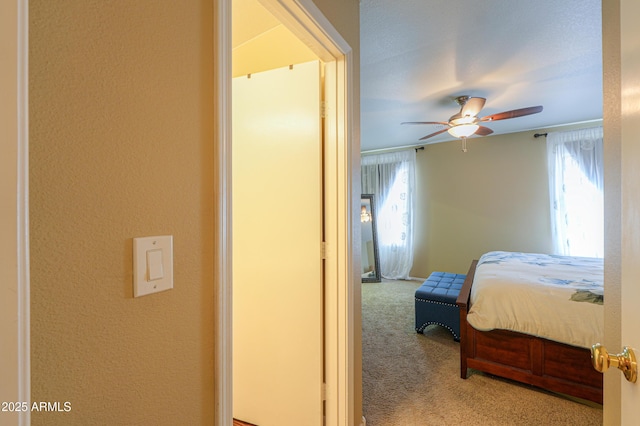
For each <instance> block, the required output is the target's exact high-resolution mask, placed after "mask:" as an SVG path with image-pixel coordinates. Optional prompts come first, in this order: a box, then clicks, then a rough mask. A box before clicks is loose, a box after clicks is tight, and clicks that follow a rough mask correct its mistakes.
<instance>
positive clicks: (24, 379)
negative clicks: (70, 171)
mask: <svg viewBox="0 0 640 426" xmlns="http://www.w3.org/2000/svg"><path fill="white" fill-rule="evenodd" d="M0 10H2V12H3V13H0V21H1V22H2V24H3V25H0V28H2V37H3V38H5V37H6V39H7V40H8V42H7V43H5V44H4V45H3V49H4V48H5V47H6V49H7V51H6V52H3V53H5V54H4V55H2V56H3V57H5V58H7V60H6V61H4V62H3V64H2V66H1V67H0V68H1V69H0V89H1V90H0V92H2V93H5V94H7V96H3V97H2V99H1V100H0V102H1V103H2V104H1V105H0V114H2V117H0V122H1V123H3V124H4V125H3V126H0V132H2V138H1V139H2V140H4V141H7V142H6V144H4V143H3V146H2V155H0V169H1V170H2V171H3V173H2V180H3V181H4V182H5V183H4V184H3V185H0V198H1V199H2V200H3V203H5V202H6V207H7V208H6V210H4V209H3V211H2V212H1V215H0V216H1V217H0V220H1V222H0V234H2V235H3V238H2V241H0V252H2V253H3V254H2V256H1V259H0V264H1V265H2V267H1V268H0V294H1V295H2V296H3V300H4V303H3V304H2V308H3V309H2V311H3V312H2V317H1V319H0V321H1V323H0V346H1V347H2V348H3V351H2V354H1V355H2V356H1V357H0V373H1V374H0V376H2V377H5V378H9V380H6V381H3V383H2V384H0V396H2V398H0V399H2V400H3V401H11V400H13V401H25V402H29V401H30V400H31V397H30V396H31V375H30V371H31V367H30V366H31V364H30V363H31V354H30V312H29V309H30V308H29V305H30V302H29V291H30V284H29V186H28V184H29V136H28V135H29V105H28V100H29V95H28V84H29V67H28V65H29V64H28V58H29V43H28V40H29V2H28V0H17V1H14V2H4V3H3V4H2V6H1V7H0ZM5 179H6V180H5ZM7 295H9V296H7ZM3 414H4V415H7V416H11V414H8V413H3ZM8 418H10V419H12V420H13V419H16V420H17V424H19V425H28V424H30V422H31V415H30V412H29V411H28V410H27V411H22V412H19V413H14V417H8Z"/></svg>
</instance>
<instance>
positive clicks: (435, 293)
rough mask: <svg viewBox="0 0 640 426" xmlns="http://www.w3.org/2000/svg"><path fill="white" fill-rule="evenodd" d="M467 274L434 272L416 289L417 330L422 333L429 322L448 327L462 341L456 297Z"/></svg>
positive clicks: (455, 338)
mask: <svg viewBox="0 0 640 426" xmlns="http://www.w3.org/2000/svg"><path fill="white" fill-rule="evenodd" d="M466 277H467V276H466V275H462V274H452V273H449V272H433V273H431V275H429V278H427V280H426V281H425V282H424V283H423V284H422V285H421V286H420V287H419V288H418V289H417V290H416V294H415V299H416V331H417V332H418V333H422V332H423V331H424V329H425V328H426V327H427V326H428V325H429V324H438V325H440V326H442V327H445V328H447V329H448V330H449V331H450V332H451V333H452V334H453V339H454V340H455V341H456V342H459V341H460V312H459V311H458V306H457V305H456V299H457V298H458V294H459V293H460V289H461V288H462V283H464V280H465V278H466Z"/></svg>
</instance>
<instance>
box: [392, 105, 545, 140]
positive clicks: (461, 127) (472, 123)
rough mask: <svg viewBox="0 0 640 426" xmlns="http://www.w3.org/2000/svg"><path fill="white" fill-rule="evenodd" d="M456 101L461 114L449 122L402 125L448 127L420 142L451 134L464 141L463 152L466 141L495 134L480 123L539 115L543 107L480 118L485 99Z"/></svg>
mask: <svg viewBox="0 0 640 426" xmlns="http://www.w3.org/2000/svg"><path fill="white" fill-rule="evenodd" d="M455 101H456V102H457V103H458V105H460V112H459V113H457V114H454V115H452V116H451V117H450V118H449V121H446V122H445V121H405V122H403V123H401V124H439V125H443V126H446V127H445V128H443V129H441V130H438V131H437V132H433V133H431V134H429V135H427V136H424V137H422V138H420V140H421V141H422V140H425V139H429V138H431V137H434V136H437V135H439V134H441V133H444V132H449V133H450V134H451V135H452V136H455V137H456V138H460V139H462V150H463V151H464V152H466V151H467V149H466V139H467V138H468V137H469V136H472V135H478V136H488V135H490V134H491V133H493V130H491V129H490V128H488V127H485V126H482V125H481V124H480V123H485V122H489V121H497V120H506V119H508V118H516V117H522V116H525V115H531V114H537V113H539V112H540V111H542V106H541V105H538V106H533V107H527V108H520V109H513V110H510V111H504V112H499V113H497V114H491V115H486V116H484V117H481V118H478V114H479V113H480V110H481V109H482V107H484V103H485V102H486V101H487V100H486V99H485V98H478V97H469V96H458V97H457V98H455Z"/></svg>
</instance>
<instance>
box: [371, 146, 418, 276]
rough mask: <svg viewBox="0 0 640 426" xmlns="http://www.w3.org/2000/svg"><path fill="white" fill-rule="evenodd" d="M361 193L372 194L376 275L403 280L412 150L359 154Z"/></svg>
mask: <svg viewBox="0 0 640 426" xmlns="http://www.w3.org/2000/svg"><path fill="white" fill-rule="evenodd" d="M361 166H362V193H363V194H373V195H374V201H375V208H376V213H377V218H376V224H377V228H376V229H377V234H378V245H379V247H378V251H379V254H380V274H381V275H382V276H383V277H384V278H389V279H407V278H409V273H410V271H411V267H412V265H413V220H414V219H413V217H414V213H413V204H414V200H413V199H414V195H413V193H414V187H415V167H416V152H415V150H413V149H411V150H406V151H399V152H391V153H384V154H375V155H367V156H363V157H362V160H361Z"/></svg>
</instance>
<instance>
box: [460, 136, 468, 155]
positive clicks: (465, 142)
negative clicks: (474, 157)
mask: <svg viewBox="0 0 640 426" xmlns="http://www.w3.org/2000/svg"><path fill="white" fill-rule="evenodd" d="M461 139H462V152H467V138H461Z"/></svg>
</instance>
